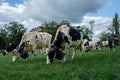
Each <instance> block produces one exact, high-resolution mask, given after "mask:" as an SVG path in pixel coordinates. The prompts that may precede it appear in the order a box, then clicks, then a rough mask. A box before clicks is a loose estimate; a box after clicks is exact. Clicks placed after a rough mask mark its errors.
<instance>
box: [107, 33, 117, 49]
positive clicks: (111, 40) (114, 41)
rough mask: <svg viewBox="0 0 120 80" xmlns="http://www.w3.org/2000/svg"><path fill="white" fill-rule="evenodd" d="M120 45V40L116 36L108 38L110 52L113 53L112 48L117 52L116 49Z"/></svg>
mask: <svg viewBox="0 0 120 80" xmlns="http://www.w3.org/2000/svg"><path fill="white" fill-rule="evenodd" d="M117 43H118V39H117V38H115V37H114V35H109V36H108V46H109V50H110V51H111V50H112V48H113V49H114V51H115V47H116V45H117Z"/></svg>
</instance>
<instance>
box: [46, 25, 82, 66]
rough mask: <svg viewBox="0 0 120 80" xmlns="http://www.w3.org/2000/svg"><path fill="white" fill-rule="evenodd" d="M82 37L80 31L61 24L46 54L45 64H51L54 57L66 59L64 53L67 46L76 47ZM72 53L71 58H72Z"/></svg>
mask: <svg viewBox="0 0 120 80" xmlns="http://www.w3.org/2000/svg"><path fill="white" fill-rule="evenodd" d="M82 39H83V33H82V31H79V30H77V29H75V28H74V27H72V26H69V25H61V26H60V27H59V28H58V29H57V31H56V35H55V38H54V41H53V43H52V45H51V47H50V50H49V52H48V55H47V64H51V63H52V62H53V59H54V58H57V59H59V60H63V62H65V61H66V53H67V50H68V48H70V46H71V47H74V48H77V46H79V45H80V44H81V41H82ZM74 54H75V53H73V56H72V58H74Z"/></svg>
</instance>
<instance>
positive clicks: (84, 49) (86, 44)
mask: <svg viewBox="0 0 120 80" xmlns="http://www.w3.org/2000/svg"><path fill="white" fill-rule="evenodd" d="M82 48H83V51H85V52H89V51H90V47H89V41H88V40H87V39H85V40H84V41H83V44H82Z"/></svg>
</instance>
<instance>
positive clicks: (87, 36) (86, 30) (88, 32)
mask: <svg viewBox="0 0 120 80" xmlns="http://www.w3.org/2000/svg"><path fill="white" fill-rule="evenodd" d="M81 30H82V31H83V32H84V36H83V39H87V40H89V41H91V34H92V32H91V29H89V28H87V27H86V26H85V25H82V26H81Z"/></svg>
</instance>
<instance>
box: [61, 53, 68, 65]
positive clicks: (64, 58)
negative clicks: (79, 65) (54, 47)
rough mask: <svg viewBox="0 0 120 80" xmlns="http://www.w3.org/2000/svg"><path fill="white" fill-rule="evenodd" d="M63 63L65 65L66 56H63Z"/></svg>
mask: <svg viewBox="0 0 120 80" xmlns="http://www.w3.org/2000/svg"><path fill="white" fill-rule="evenodd" d="M62 60H63V63H65V62H66V60H67V58H66V54H65V55H64V56H63V59H62Z"/></svg>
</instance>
